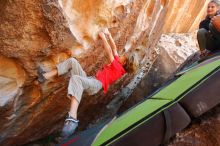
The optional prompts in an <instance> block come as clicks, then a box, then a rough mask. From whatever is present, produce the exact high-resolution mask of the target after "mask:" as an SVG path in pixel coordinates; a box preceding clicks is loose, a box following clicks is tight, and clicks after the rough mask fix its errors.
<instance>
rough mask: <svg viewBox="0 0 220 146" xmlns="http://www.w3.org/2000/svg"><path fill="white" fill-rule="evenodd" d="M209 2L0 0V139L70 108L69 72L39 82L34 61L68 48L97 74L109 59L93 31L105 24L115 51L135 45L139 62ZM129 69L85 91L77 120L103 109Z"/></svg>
mask: <svg viewBox="0 0 220 146" xmlns="http://www.w3.org/2000/svg"><path fill="white" fill-rule="evenodd" d="M206 4H207V2H206V1H205V0H202V1H201V0H187V1H178V2H176V1H174V0H125V1H123V0H102V1H101V0H86V1H82V0H59V1H58V0H4V1H1V3H0V13H1V15H0V22H1V24H0V48H1V49H0V66H1V67H0V125H1V127H0V145H5V146H7V145H21V144H24V143H27V142H29V141H33V140H36V139H39V138H42V137H45V136H46V135H48V134H50V133H53V132H56V131H59V130H60V126H62V122H63V117H64V115H65V113H66V112H67V110H68V108H69V100H68V99H67V98H66V87H67V82H68V76H63V77H59V78H55V79H53V80H50V81H48V82H46V83H44V84H38V82H37V81H36V78H37V73H36V68H37V66H39V65H40V66H42V67H43V68H44V69H45V70H46V71H49V70H51V69H52V68H54V67H55V64H57V63H59V62H61V61H63V60H64V59H66V58H68V57H69V56H68V53H66V52H67V50H72V51H73V52H74V56H75V57H76V58H77V59H78V60H79V62H80V63H81V64H82V66H83V68H84V69H85V71H86V72H87V73H88V75H94V74H95V72H96V71H97V69H99V68H101V67H102V66H103V64H105V63H106V62H107V59H106V57H105V53H103V52H102V45H101V42H100V40H99V39H98V38H97V33H98V31H99V30H100V29H102V28H104V27H109V28H110V31H111V32H112V34H113V37H114V39H115V41H116V44H117V46H118V48H119V52H120V53H122V52H123V51H124V50H126V51H128V50H129V51H132V52H134V51H136V52H137V53H138V54H139V59H140V62H142V64H141V66H144V65H145V63H146V62H147V61H148V63H149V62H151V63H152V60H155V58H154V57H155V56H153V55H152V54H155V50H154V46H155V44H156V43H157V41H158V39H159V37H160V35H161V32H162V31H164V32H188V31H192V30H194V29H195V28H196V26H197V25H198V22H199V20H200V19H201V18H202V16H204V12H203V10H204V8H205V7H206ZM183 6H184V7H183ZM177 12H178V13H177ZM165 20H166V21H165ZM186 24H187V25H186ZM163 26H164V27H163ZM100 52H101V53H100ZM132 77H133V76H132V75H130V76H125V77H124V78H123V79H122V80H121V81H120V82H119V83H118V84H117V86H116V85H115V86H113V87H112V88H111V90H110V92H109V93H108V94H107V95H104V94H103V93H99V94H97V95H96V96H88V95H84V98H83V100H82V103H81V105H80V109H79V119H80V121H81V128H83V127H86V126H87V125H88V123H90V122H91V121H94V120H96V119H98V118H99V117H100V116H102V114H103V113H102V111H103V110H102V109H103V108H104V107H105V105H106V104H107V103H108V102H109V101H110V100H111V99H112V98H113V95H114V94H115V93H117V91H118V90H119V89H120V88H121V87H123V86H125V85H126V84H127V83H129V81H130V79H131V78H132Z"/></svg>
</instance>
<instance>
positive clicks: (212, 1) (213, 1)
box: [209, 0, 220, 7]
mask: <svg viewBox="0 0 220 146" xmlns="http://www.w3.org/2000/svg"><path fill="white" fill-rule="evenodd" d="M209 3H215V4H216V6H217V7H220V1H219V0H211V1H210V2H209Z"/></svg>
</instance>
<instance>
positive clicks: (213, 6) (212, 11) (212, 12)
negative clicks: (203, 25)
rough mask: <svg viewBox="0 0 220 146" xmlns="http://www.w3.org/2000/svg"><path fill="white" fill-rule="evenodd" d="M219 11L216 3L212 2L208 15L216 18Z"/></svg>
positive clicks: (209, 5)
mask: <svg viewBox="0 0 220 146" xmlns="http://www.w3.org/2000/svg"><path fill="white" fill-rule="evenodd" d="M217 11H218V6H217V5H216V3H214V2H210V3H209V4H208V7H207V15H208V16H209V17H213V16H215V14H216V12H217Z"/></svg>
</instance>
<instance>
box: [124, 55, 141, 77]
mask: <svg viewBox="0 0 220 146" xmlns="http://www.w3.org/2000/svg"><path fill="white" fill-rule="evenodd" d="M124 56H125V60H126V61H125V64H124V65H123V67H124V69H125V70H126V72H127V73H136V72H137V70H138V67H139V61H138V56H137V54H136V53H133V52H132V53H131V52H130V53H124Z"/></svg>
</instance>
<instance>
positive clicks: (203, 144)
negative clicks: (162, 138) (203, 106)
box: [167, 105, 220, 146]
mask: <svg viewBox="0 0 220 146" xmlns="http://www.w3.org/2000/svg"><path fill="white" fill-rule="evenodd" d="M219 113H220V105H218V106H217V107H216V108H214V109H213V110H211V111H210V112H208V113H206V114H205V115H203V116H201V117H200V118H199V119H196V120H195V121H194V123H192V124H191V125H190V126H189V127H188V128H187V129H185V130H184V131H183V132H181V133H178V134H176V136H175V138H174V139H173V140H172V141H171V142H170V143H169V144H167V145H168V146H219V145H220V114H219Z"/></svg>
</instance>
